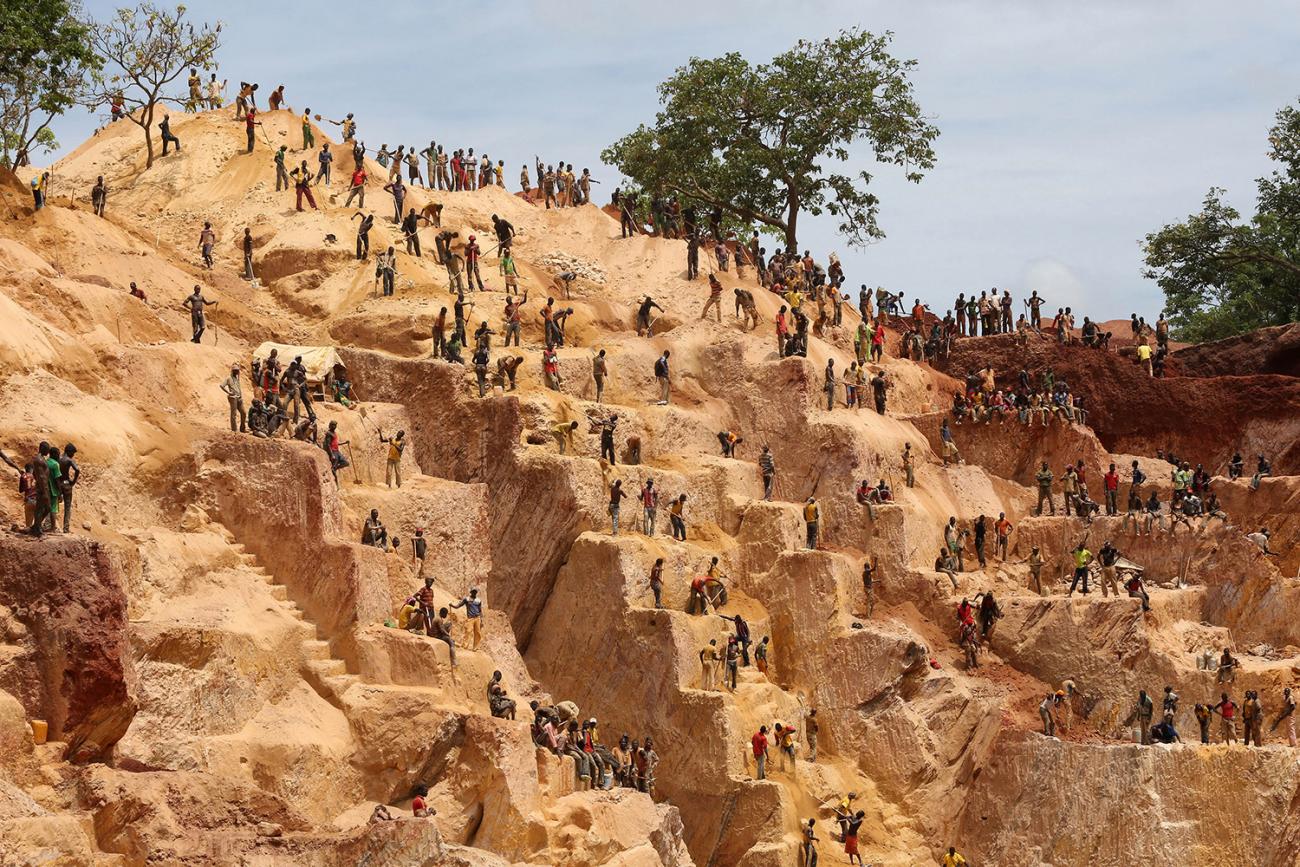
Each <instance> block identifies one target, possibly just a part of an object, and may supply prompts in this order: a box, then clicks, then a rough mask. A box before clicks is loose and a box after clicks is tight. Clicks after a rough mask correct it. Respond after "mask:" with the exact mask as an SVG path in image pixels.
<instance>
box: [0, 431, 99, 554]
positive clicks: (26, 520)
mask: <svg viewBox="0 0 1300 867" xmlns="http://www.w3.org/2000/svg"><path fill="white" fill-rule="evenodd" d="M76 455H77V447H76V446H75V445H74V444H72V443H67V444H66V445H64V446H63V448H62V449H60V448H59V447H58V446H52V445H50V444H49V443H48V442H45V441H43V440H42V441H41V443H40V445H38V446H37V448H36V454H34V455H32V457H31V458H30V459H29V460H27V461H26V462H24V463H23V465H22V466H19V465H18V463H17V462H16V461H14V459H12V458H10V457H9V456H8V455H6V454H5V453H4V452H3V451H0V461H2V462H3V463H4V464H5V465H6V466H8V467H9V468H10V469H11V470H13V471H15V472H16V473H17V474H18V495H19V496H20V497H21V498H22V501H23V528H24V529H25V530H26V532H28V533H30V534H31V535H33V536H38V537H39V536H42V535H44V534H45V533H59V532H63V533H70V532H72V501H73V493H74V492H75V490H76V486H77V482H78V481H80V479H81V467H80V466H78V464H77V458H76ZM60 509H62V511H63V523H62V530H61V531H60V524H59V510H60Z"/></svg>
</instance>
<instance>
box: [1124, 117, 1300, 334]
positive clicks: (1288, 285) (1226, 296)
mask: <svg viewBox="0 0 1300 867" xmlns="http://www.w3.org/2000/svg"><path fill="white" fill-rule="evenodd" d="M1268 140H1269V145H1270V150H1269V157H1270V159H1272V160H1273V161H1274V162H1275V163H1277V164H1278V168H1277V169H1276V170H1274V171H1273V173H1272V174H1270V175H1268V176H1266V177H1263V178H1260V179H1259V180H1258V181H1256V185H1257V197H1256V211H1255V214H1254V215H1253V216H1251V217H1250V219H1248V220H1243V219H1242V216H1241V214H1240V213H1239V212H1238V211H1237V210H1236V209H1235V208H1233V207H1232V206H1231V205H1229V204H1227V203H1225V202H1224V201H1223V196H1224V194H1225V190H1223V189H1221V188H1218V187H1214V188H1211V189H1210V191H1209V192H1208V193H1207V194H1206V196H1205V200H1204V201H1203V202H1202V204H1201V210H1200V212H1199V213H1195V214H1192V215H1191V216H1189V217H1188V218H1187V219H1186V220H1184V221H1183V222H1181V223H1171V224H1169V225H1167V226H1165V227H1164V228H1162V229H1161V230H1160V231H1158V232H1152V233H1151V234H1149V235H1147V236H1146V239H1145V241H1144V242H1143V245H1142V249H1143V254H1144V257H1145V266H1146V267H1145V269H1144V271H1143V274H1144V276H1146V277H1148V278H1152V279H1154V280H1155V281H1156V283H1157V284H1158V285H1159V286H1160V288H1161V290H1162V291H1163V292H1164V294H1165V307H1166V309H1167V311H1168V316H1169V321H1170V324H1171V325H1172V326H1173V333H1174V335H1175V337H1177V338H1178V339H1180V340H1189V341H1204V340H1217V339H1219V338H1222V337H1230V336H1232V335H1234V334H1240V333H1242V332H1244V331H1250V330H1252V329H1255V328H1261V327H1264V326H1268V325H1282V324H1285V323H1287V322H1295V321H1297V320H1298V319H1300V111H1298V110H1297V109H1296V108H1295V107H1292V106H1288V107H1286V108H1283V109H1282V110H1281V111H1279V112H1278V113H1277V119H1276V122H1275V124H1274V126H1273V128H1272V129H1271V130H1270V131H1269V139H1268Z"/></svg>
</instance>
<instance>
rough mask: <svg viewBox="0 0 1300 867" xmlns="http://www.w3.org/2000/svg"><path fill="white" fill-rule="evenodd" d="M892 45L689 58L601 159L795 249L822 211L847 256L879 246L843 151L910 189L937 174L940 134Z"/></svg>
mask: <svg viewBox="0 0 1300 867" xmlns="http://www.w3.org/2000/svg"><path fill="white" fill-rule="evenodd" d="M892 40H893V34H892V33H889V32H885V33H883V34H881V35H874V34H872V33H868V32H866V31H863V30H858V29H853V30H846V31H841V32H840V34H839V35H838V36H836V37H834V38H832V39H823V40H821V41H802V40H801V41H800V42H798V43H797V44H796V45H795V46H794V48H792V49H790V50H789V51H786V52H785V53H783V54H779V55H777V56H776V57H774V58H772V60H771V62H769V63H763V64H759V65H757V66H755V65H751V64H750V63H749V61H747V60H746V59H745V58H744V57H742V56H741V55H740V54H738V53H735V52H733V53H730V54H727V55H724V56H722V57H718V58H715V59H712V60H701V59H700V58H692V59H691V60H690V61H689V62H688V63H687V64H686V65H685V66H683V67H680V68H679V69H678V70H677V71H676V72H675V73H674V74H673V75H672V77H671V78H669V79H668V80H667V81H665V82H663V83H662V84H660V85H659V97H660V103H661V104H662V105H663V108H662V110H660V111H659V113H658V114H657V116H656V118H655V123H654V126H652V127H648V126H645V125H644V124H643V125H641V126H640V127H638V128H637V129H636V130H635V131H634V132H632V133H629V134H628V135H626V136H624V137H623V138H621V139H619V140H618V141H617V142H615V143H614V144H612V145H610V146H609V147H608V148H606V149H605V151H604V152H603V153H602V154H601V159H603V160H604V161H605V162H606V163H608V164H610V165H613V166H615V167H617V168H618V170H619V171H621V172H622V173H623V174H624V175H626V176H628V177H629V178H632V179H633V180H634V181H636V182H637V183H638V184H640V185H642V186H643V187H645V188H646V189H648V190H654V191H659V192H662V193H674V194H676V195H679V196H681V197H682V198H684V199H687V200H690V201H693V202H697V203H700V204H703V205H705V206H708V207H710V208H721V209H722V211H723V212H724V213H726V214H730V215H732V216H734V217H735V218H737V219H739V220H742V221H744V222H746V223H750V224H756V225H758V226H759V227H761V228H762V229H763V230H764V231H766V232H768V233H769V234H774V235H777V236H779V237H781V238H783V239H784V242H785V246H786V247H787V248H788V249H791V250H794V249H797V247H798V229H799V217H800V216H801V215H802V214H804V213H809V214H814V215H816V214H821V213H823V212H829V213H831V214H833V215H835V216H837V217H839V218H840V226H839V228H840V231H841V232H842V233H843V234H844V236H845V237H846V238H847V239H848V241H849V243H850V244H852V245H855V246H862V245H866V244H868V243H870V242H871V241H873V240H875V239H878V238H882V237H884V232H883V231H881V229H880V227H879V225H878V224H877V222H876V214H877V211H878V209H879V204H880V203H879V200H878V199H877V197H876V196H875V194H874V193H872V192H871V191H870V183H871V179H872V178H871V174H870V173H869V172H866V171H862V172H858V173H856V174H847V173H844V172H841V171H835V170H834V169H833V168H832V169H827V168H826V167H825V165H824V164H826V163H831V164H833V165H843V164H844V163H845V162H847V161H848V159H849V157H850V150H849V149H850V147H851V146H853V145H855V144H857V143H859V142H865V143H866V144H867V145H868V146H869V147H870V148H871V150H872V151H873V152H874V154H875V158H876V161H877V162H880V163H886V164H893V165H897V166H901V167H902V168H903V170H904V172H905V176H906V177H907V179H908V180H910V181H920V180H921V178H922V176H923V173H924V172H925V171H926V170H928V169H930V168H933V167H934V163H935V154H934V149H933V144H934V140H935V138H936V137H937V136H938V135H939V130H938V129H937V128H936V127H935V126H934V125H933V124H931V123H930V122H929V120H928V119H927V118H926V117H925V116H924V115H923V114H922V112H921V107H920V105H919V104H918V103H917V101H916V98H915V97H914V95H913V92H912V82H911V80H910V78H909V76H910V74H911V72H912V70H913V68H915V66H916V61H914V60H899V59H897V58H895V57H894V56H893V55H891V54H890V53H889V45H890V42H891V41H892Z"/></svg>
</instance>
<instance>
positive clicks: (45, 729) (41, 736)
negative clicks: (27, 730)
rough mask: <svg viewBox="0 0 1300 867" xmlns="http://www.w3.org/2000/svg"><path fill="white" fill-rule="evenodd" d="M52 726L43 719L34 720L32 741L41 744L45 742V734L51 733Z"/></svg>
mask: <svg viewBox="0 0 1300 867" xmlns="http://www.w3.org/2000/svg"><path fill="white" fill-rule="evenodd" d="M49 731H50V726H49V723H47V722H46V721H45V720H43V719H34V720H32V743H34V744H37V745H40V744H43V743H45V736H46V735H48V734H49Z"/></svg>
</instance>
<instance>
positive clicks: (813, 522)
mask: <svg viewBox="0 0 1300 867" xmlns="http://www.w3.org/2000/svg"><path fill="white" fill-rule="evenodd" d="M820 516H821V509H820V508H818V506H817V501H816V500H815V499H814V498H812V497H809V498H808V502H807V503H805V504H804V507H803V519H804V523H806V524H807V525H808V548H809V550H812V551H816V550H817V523H818V518H819V517H820Z"/></svg>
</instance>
